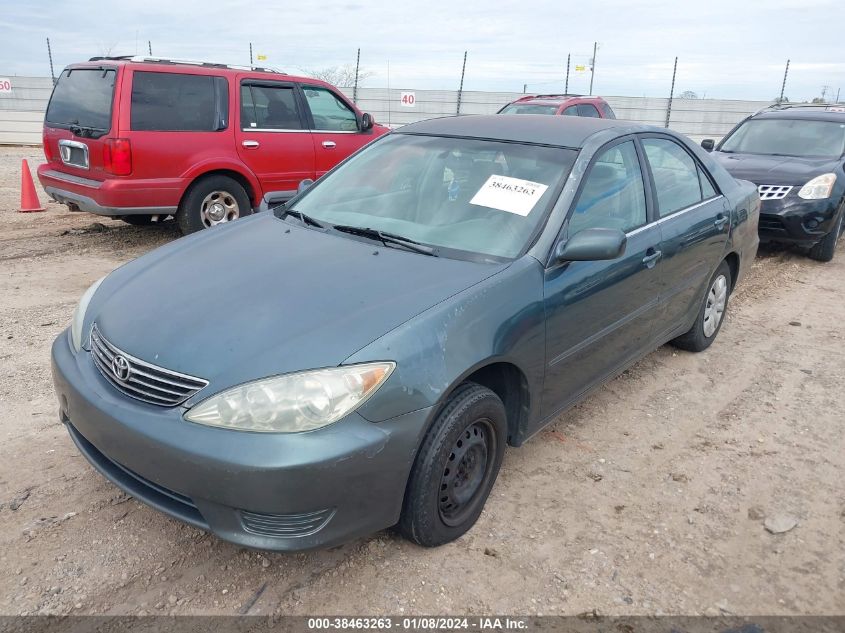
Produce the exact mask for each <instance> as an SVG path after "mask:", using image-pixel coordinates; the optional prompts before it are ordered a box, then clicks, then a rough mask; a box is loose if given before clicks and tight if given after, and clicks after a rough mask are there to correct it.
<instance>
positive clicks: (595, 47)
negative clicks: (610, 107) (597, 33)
mask: <svg viewBox="0 0 845 633" xmlns="http://www.w3.org/2000/svg"><path fill="white" fill-rule="evenodd" d="M598 48H599V43H598V42H593V59H592V60H590V96H592V94H593V79H594V78H595V76H596V51H597V50H598Z"/></svg>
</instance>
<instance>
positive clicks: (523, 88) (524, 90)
mask: <svg viewBox="0 0 845 633" xmlns="http://www.w3.org/2000/svg"><path fill="white" fill-rule="evenodd" d="M526 92H528V84H522V94H525V93H526Z"/></svg>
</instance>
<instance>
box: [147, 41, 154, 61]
mask: <svg viewBox="0 0 845 633" xmlns="http://www.w3.org/2000/svg"><path fill="white" fill-rule="evenodd" d="M147 50H148V51H149V53H150V57H152V56H153V43H152V42H151V41H150V40H147Z"/></svg>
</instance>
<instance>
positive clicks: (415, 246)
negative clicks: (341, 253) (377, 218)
mask: <svg viewBox="0 0 845 633" xmlns="http://www.w3.org/2000/svg"><path fill="white" fill-rule="evenodd" d="M332 228H333V229H334V230H335V231H340V232H341V233H348V234H349V235H360V236H361V237H368V238H370V239H372V240H378V241H379V242H381V243H382V244H384V245H385V246H388V245H390V244H396V245H398V246H403V247H405V248H407V249H408V250H409V251H414V252H415V253H420V254H421V255H430V256H431V257H437V253H435V252H434V249H433V248H431V247H430V246H426V245H424V244H420V243H419V242H417V241H414V240H412V239H411V238H409V237H404V236H402V235H396V233H388V232H386V231H379V230H377V229H370V228H365V227H360V226H346V225H344V224H335V225H334V226H333V227H332Z"/></svg>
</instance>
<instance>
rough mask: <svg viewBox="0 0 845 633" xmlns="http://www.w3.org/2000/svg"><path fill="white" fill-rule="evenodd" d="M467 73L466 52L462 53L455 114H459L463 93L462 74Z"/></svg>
mask: <svg viewBox="0 0 845 633" xmlns="http://www.w3.org/2000/svg"><path fill="white" fill-rule="evenodd" d="M466 71H467V52H466V51H464V67H463V68H462V69H461V85H460V87H459V88H458V108H457V111H456V112H455V114H460V113H461V96H462V95H463V93H464V74H465V73H466Z"/></svg>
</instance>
